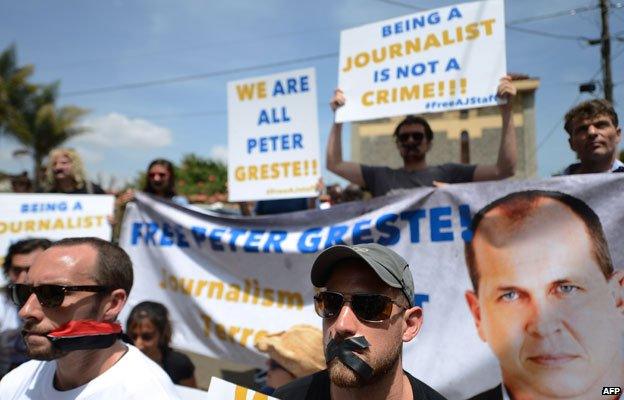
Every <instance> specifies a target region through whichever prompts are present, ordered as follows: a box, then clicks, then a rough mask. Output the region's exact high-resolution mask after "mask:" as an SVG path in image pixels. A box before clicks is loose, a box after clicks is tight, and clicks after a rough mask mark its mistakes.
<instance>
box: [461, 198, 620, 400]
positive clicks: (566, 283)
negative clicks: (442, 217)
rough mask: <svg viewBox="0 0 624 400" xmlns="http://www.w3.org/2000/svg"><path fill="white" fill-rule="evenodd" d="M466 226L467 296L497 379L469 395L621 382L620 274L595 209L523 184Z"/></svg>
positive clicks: (589, 391)
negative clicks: (469, 284)
mask: <svg viewBox="0 0 624 400" xmlns="http://www.w3.org/2000/svg"><path fill="white" fill-rule="evenodd" d="M472 230H473V238H472V241H471V242H469V243H466V247H465V254H466V264H467V266H468V270H469V274H470V278H471V281H472V286H473V290H469V291H467V292H466V300H467V302H468V306H469V308H470V312H471V314H472V316H473V318H474V321H475V325H476V328H477V331H478V334H479V337H480V338H481V339H482V340H483V341H484V342H486V343H487V344H488V346H489V347H490V349H491V350H492V352H493V353H494V355H495V356H496V358H498V361H499V364H500V368H501V374H502V380H503V382H502V384H501V385H498V386H497V387H495V388H492V389H490V390H488V391H486V392H483V393H480V394H478V395H476V396H474V397H473V399H551V398H560V399H573V398H574V399H598V398H603V399H604V398H606V397H603V396H602V388H603V387H610V386H620V387H622V386H624V355H623V349H624V340H623V339H624V290H623V287H624V273H623V272H622V271H621V270H615V269H614V265H613V262H612V259H611V256H610V253H609V249H608V245H607V241H606V239H605V234H604V232H603V229H602V225H601V223H600V220H599V218H598V216H597V215H596V213H595V212H594V211H593V210H592V209H591V208H590V207H589V206H588V205H587V204H585V203H584V202H583V201H582V200H580V199H577V198H575V197H572V196H570V195H567V194H564V193H559V192H550V191H538V190H535V191H523V192H516V193H512V194H510V195H507V196H505V197H503V198H501V199H498V200H496V201H494V202H492V203H491V204H489V205H487V206H486V207H484V208H483V209H482V210H480V211H479V212H478V213H477V214H476V215H475V217H474V219H473V222H472ZM616 397H617V396H616Z"/></svg>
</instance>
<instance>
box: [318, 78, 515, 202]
mask: <svg viewBox="0 0 624 400" xmlns="http://www.w3.org/2000/svg"><path fill="white" fill-rule="evenodd" d="M515 95H516V88H515V87H514V85H513V84H512V83H511V77H509V76H505V77H503V78H502V79H501V83H500V85H499V87H498V93H497V96H498V97H499V98H501V99H504V100H506V103H505V104H502V105H500V111H501V116H502V122H503V128H502V137H501V143H500V147H499V150H498V160H497V162H496V164H494V165H465V164H455V163H447V164H442V165H435V166H430V165H428V164H427V161H426V155H427V152H428V151H429V150H430V149H431V146H432V141H433V131H432V130H431V127H430V126H429V123H428V122H427V121H426V120H425V119H424V118H422V117H416V116H408V117H406V118H405V119H404V120H403V121H402V122H401V123H399V125H398V126H397V127H396V129H395V130H394V135H393V136H394V140H395V142H396V145H397V148H398V150H399V153H400V155H401V158H402V159H403V168H399V169H393V168H389V167H382V166H369V165H360V164H358V163H355V162H350V161H343V159H342V138H341V135H342V124H341V123H337V122H334V124H333V125H332V128H331V131H330V133H329V139H328V141H327V169H328V170H330V171H331V172H333V173H335V174H336V175H339V176H341V177H343V178H345V179H347V180H348V181H351V182H352V183H355V184H356V185H358V186H360V187H363V188H364V189H366V190H368V191H369V192H371V194H372V195H373V196H375V197H376V196H383V195H385V194H386V193H388V192H390V191H391V190H394V189H409V188H415V187H421V186H435V184H436V183H442V182H445V183H463V182H473V181H489V180H498V179H505V178H508V177H510V176H513V174H514V173H515V169H516V158H517V155H516V129H515V127H514V123H513V118H512V117H513V115H512V105H513V104H512V103H513V97H514V96H515ZM345 101H346V99H345V96H344V95H343V94H342V91H341V90H340V89H337V90H336V92H335V93H334V97H333V98H332V99H331V102H330V106H331V108H332V110H333V111H334V112H335V111H336V109H337V108H338V107H341V106H343V105H344V104H345Z"/></svg>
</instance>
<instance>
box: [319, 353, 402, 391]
mask: <svg viewBox="0 0 624 400" xmlns="http://www.w3.org/2000/svg"><path fill="white" fill-rule="evenodd" d="M401 349H402V344H399V345H398V346H395V347H394V348H393V349H392V350H391V351H390V352H388V353H387V354H384V355H383V356H380V357H379V358H377V359H375V360H366V359H363V360H364V361H366V362H367V363H369V365H370V367H371V368H372V369H373V374H372V376H371V377H370V379H364V378H362V377H361V376H360V375H358V374H357V373H356V372H355V371H353V370H352V369H351V368H349V367H347V366H346V365H345V364H343V363H342V361H340V360H339V359H338V358H337V357H336V358H334V359H333V360H331V361H330V362H329V364H328V365H327V369H328V372H329V379H330V380H331V382H332V383H333V384H334V385H336V386H338V387H340V388H360V387H364V386H368V385H371V384H374V383H375V382H378V381H379V380H381V378H383V377H385V376H386V375H387V374H388V373H390V372H391V371H392V370H393V369H394V368H395V366H396V365H397V363H398V362H399V359H400V358H401ZM355 356H356V357H359V355H355ZM360 358H362V357H360Z"/></svg>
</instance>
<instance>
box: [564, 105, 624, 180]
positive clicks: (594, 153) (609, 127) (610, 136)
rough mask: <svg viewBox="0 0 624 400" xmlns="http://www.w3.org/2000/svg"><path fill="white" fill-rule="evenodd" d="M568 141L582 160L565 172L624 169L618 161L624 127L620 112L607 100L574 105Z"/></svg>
mask: <svg viewBox="0 0 624 400" xmlns="http://www.w3.org/2000/svg"><path fill="white" fill-rule="evenodd" d="M565 130H566V131H567V132H568V135H569V137H568V143H569V144H570V148H571V149H572V150H573V151H574V152H575V153H576V157H577V158H578V159H579V161H580V162H578V163H576V164H572V165H570V166H568V167H567V168H566V169H565V170H564V171H563V175H573V174H591V173H600V172H624V163H622V162H621V161H620V160H618V158H617V157H618V149H619V144H620V136H621V133H622V132H621V128H620V127H619V126H618V115H617V113H616V112H615V109H614V108H613V106H612V105H611V103H609V102H608V101H606V100H603V99H593V100H589V101H586V102H584V103H581V104H579V105H577V106H576V107H574V108H572V109H571V110H570V111H568V112H567V113H566V116H565Z"/></svg>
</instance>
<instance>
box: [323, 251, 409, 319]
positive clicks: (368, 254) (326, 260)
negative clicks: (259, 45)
mask: <svg viewBox="0 0 624 400" xmlns="http://www.w3.org/2000/svg"><path fill="white" fill-rule="evenodd" d="M347 259H360V260H362V261H364V262H365V263H366V264H367V265H368V266H370V267H371V268H372V269H373V271H374V272H375V273H376V274H377V276H379V278H380V279H381V280H382V281H384V282H385V283H386V284H387V285H388V286H391V287H393V288H397V289H401V291H402V292H403V294H404V295H405V297H406V298H407V300H408V302H409V304H410V306H411V307H413V306H414V280H413V278H412V272H411V271H410V269H409V265H408V264H407V261H405V259H404V258H403V257H401V256H400V255H398V254H397V253H395V252H394V251H392V250H390V249H389V248H387V247H385V246H382V245H380V244H377V243H364V244H356V245H352V246H349V245H342V244H339V245H336V246H332V247H330V248H328V249H327V250H325V251H323V252H321V253H320V254H319V255H318V257H316V260H314V264H312V273H311V279H312V284H313V285H314V286H316V287H324V286H325V285H326V284H327V281H328V279H329V276H330V275H331V271H332V268H333V267H334V265H336V263H337V262H338V261H342V260H347Z"/></svg>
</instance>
